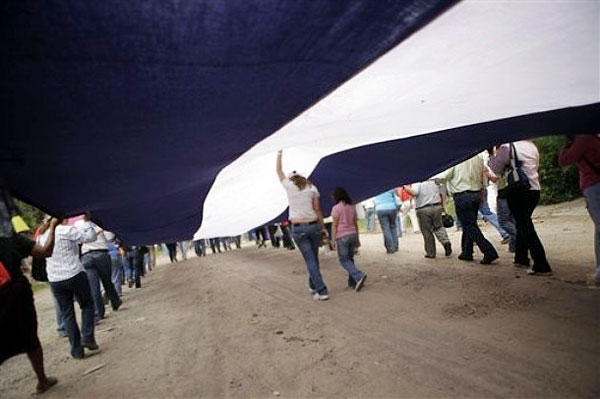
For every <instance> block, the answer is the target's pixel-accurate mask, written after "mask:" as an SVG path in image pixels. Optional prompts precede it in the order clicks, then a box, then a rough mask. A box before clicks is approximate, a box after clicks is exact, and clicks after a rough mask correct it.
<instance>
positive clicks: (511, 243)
mask: <svg viewBox="0 0 600 399" xmlns="http://www.w3.org/2000/svg"><path fill="white" fill-rule="evenodd" d="M496 203H497V205H498V223H499V224H500V226H501V227H502V228H503V229H504V231H506V233H507V234H508V250H509V251H510V252H515V248H516V244H517V226H516V224H515V218H514V217H513V215H512V213H510V209H509V207H508V202H507V201H506V198H500V197H498V199H497V200H496Z"/></svg>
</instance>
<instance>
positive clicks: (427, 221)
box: [403, 180, 452, 258]
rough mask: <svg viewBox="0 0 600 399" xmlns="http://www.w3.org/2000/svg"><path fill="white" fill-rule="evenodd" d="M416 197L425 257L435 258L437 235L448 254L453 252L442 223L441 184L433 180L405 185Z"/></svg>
mask: <svg viewBox="0 0 600 399" xmlns="http://www.w3.org/2000/svg"><path fill="white" fill-rule="evenodd" d="M403 188H404V189H405V190H406V191H407V192H408V193H409V194H410V195H412V196H414V197H415V209H416V212H417V219H418V220H419V229H420V230H421V234H423V241H424V243H425V257H426V258H435V253H436V250H435V238H434V234H435V237H437V239H438V241H439V242H440V243H441V244H442V245H443V246H444V250H445V253H446V256H450V255H451V254H452V245H451V244H450V240H449V239H448V234H447V233H446V229H445V228H444V226H443V225H442V212H443V208H442V194H441V193H440V188H439V186H438V185H437V184H436V183H435V182H434V181H432V180H427V181H424V182H422V183H415V184H413V185H411V186H404V187H403Z"/></svg>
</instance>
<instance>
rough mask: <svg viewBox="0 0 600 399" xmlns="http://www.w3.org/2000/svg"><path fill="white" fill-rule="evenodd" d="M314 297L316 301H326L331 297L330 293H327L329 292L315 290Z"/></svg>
mask: <svg viewBox="0 0 600 399" xmlns="http://www.w3.org/2000/svg"><path fill="white" fill-rule="evenodd" d="M313 299H314V300H315V301H326V300H328V299H329V295H327V294H325V295H321V294H319V293H318V292H315V295H313Z"/></svg>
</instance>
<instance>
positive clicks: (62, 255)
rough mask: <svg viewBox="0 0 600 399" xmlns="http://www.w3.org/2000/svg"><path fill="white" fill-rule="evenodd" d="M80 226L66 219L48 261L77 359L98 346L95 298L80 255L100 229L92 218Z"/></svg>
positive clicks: (51, 284) (58, 230) (48, 270)
mask: <svg viewBox="0 0 600 399" xmlns="http://www.w3.org/2000/svg"><path fill="white" fill-rule="evenodd" d="M80 226H81V230H79V229H77V228H76V227H74V226H69V225H67V220H66V219H65V221H63V224H61V225H59V226H57V227H56V231H55V243H54V251H53V252H52V256H51V257H49V258H48V259H47V261H46V270H47V272H48V281H49V282H50V287H51V288H52V293H53V294H54V296H55V297H56V300H57V301H58V304H59V306H60V310H61V312H62V314H63V321H64V323H65V329H66V331H67V335H68V336H69V343H70V344H71V356H73V357H74V358H76V359H82V358H83V357H84V348H86V349H89V350H97V349H98V345H97V344H96V339H95V338H94V301H93V299H92V296H91V294H90V285H89V283H88V279H87V275H86V273H85V272H84V270H83V266H82V264H81V262H80V260H79V256H78V255H79V244H82V243H86V242H92V241H94V240H95V239H96V232H95V230H94V227H93V226H92V224H91V223H90V222H89V221H84V222H83V223H81V224H80ZM109 282H110V280H109ZM73 299H76V300H77V302H78V303H79V307H80V308H81V332H80V330H79V326H78V325H77V320H76V318H75V307H74V306H73Z"/></svg>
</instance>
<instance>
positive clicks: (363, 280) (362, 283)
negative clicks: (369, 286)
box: [354, 274, 367, 292]
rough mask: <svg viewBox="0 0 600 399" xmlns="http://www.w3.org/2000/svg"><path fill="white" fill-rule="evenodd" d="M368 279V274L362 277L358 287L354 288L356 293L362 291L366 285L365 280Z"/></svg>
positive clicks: (357, 283)
mask: <svg viewBox="0 0 600 399" xmlns="http://www.w3.org/2000/svg"><path fill="white" fill-rule="evenodd" d="M366 279H367V275H366V274H364V275H363V276H362V278H361V279H360V280H358V281H357V282H356V287H354V290H355V291H356V292H358V291H360V289H361V288H362V287H363V285H364V284H365V280H366Z"/></svg>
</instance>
